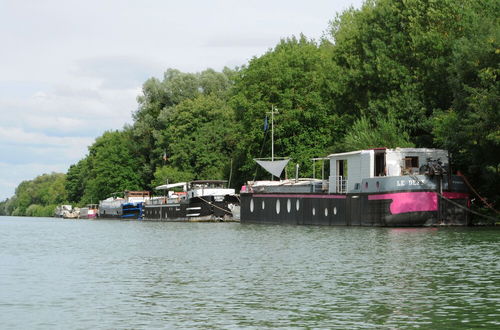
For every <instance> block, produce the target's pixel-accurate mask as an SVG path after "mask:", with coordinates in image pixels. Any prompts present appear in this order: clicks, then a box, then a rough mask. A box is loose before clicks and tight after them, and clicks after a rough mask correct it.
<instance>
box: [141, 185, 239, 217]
mask: <svg viewBox="0 0 500 330" xmlns="http://www.w3.org/2000/svg"><path fill="white" fill-rule="evenodd" d="M226 183H227V182H226V181H224V180H198V181H191V182H179V183H173V184H166V185H162V186H158V187H156V190H159V191H163V192H164V193H163V196H159V197H153V198H151V199H150V200H148V201H147V202H146V203H145V205H144V220H154V221H190V222H210V221H237V220H239V207H240V201H239V197H238V195H236V194H235V190H234V189H231V188H227V187H225V185H226ZM176 190H180V191H176Z"/></svg>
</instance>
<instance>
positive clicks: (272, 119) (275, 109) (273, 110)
mask: <svg viewBox="0 0 500 330" xmlns="http://www.w3.org/2000/svg"><path fill="white" fill-rule="evenodd" d="M268 113H269V112H268ZM275 113H278V108H275V107H274V105H271V161H274V114H275Z"/></svg>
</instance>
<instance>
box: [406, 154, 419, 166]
mask: <svg viewBox="0 0 500 330" xmlns="http://www.w3.org/2000/svg"><path fill="white" fill-rule="evenodd" d="M415 167H417V168H418V157H417V156H407V157H405V168H415Z"/></svg>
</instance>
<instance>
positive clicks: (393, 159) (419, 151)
mask: <svg viewBox="0 0 500 330" xmlns="http://www.w3.org/2000/svg"><path fill="white" fill-rule="evenodd" d="M428 158H432V159H434V160H437V159H439V160H441V162H442V163H443V165H445V166H446V165H447V164H448V152H447V151H446V150H442V149H428V148H396V149H386V148H379V149H369V150H358V151H352V152H345V153H339V154H331V155H329V156H328V159H329V160H330V175H329V190H328V191H329V192H330V193H349V192H353V191H357V190H359V185H360V184H361V181H362V180H363V179H366V178H374V177H381V176H403V175H409V174H418V172H419V168H420V167H421V166H422V165H425V164H427V159H428Z"/></svg>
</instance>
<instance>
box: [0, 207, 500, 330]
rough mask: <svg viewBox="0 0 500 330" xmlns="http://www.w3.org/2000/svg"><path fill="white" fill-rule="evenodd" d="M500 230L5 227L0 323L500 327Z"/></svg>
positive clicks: (54, 223) (0, 238)
mask: <svg viewBox="0 0 500 330" xmlns="http://www.w3.org/2000/svg"><path fill="white" fill-rule="evenodd" d="M499 234H500V231H498V230H496V229H494V228H489V229H487V228H479V229H474V228H462V229H453V228H443V229H390V228H345V227H304V226H297V227H295V226H264V225H240V224H235V223H220V224H203V223H201V224H189V223H153V222H139V221H135V222H125V221H104V220H101V221H84V220H60V219H50V218H14V217H0V327H1V328H2V329H11V328H17V329H39V328H46V329H54V328H57V329H96V328H103V329H120V328H127V329H145V328H209V327H211V328H255V329H261V328H274V327H287V328H294V327H296V328H304V327H306V328H343V329H347V328H350V329H351V328H407V327H421V328H478V327H486V328H499V327H500V308H499V306H500V290H499V286H500V267H499V264H498V261H499V257H500V245H499V241H500V240H499V237H500V236H499Z"/></svg>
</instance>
